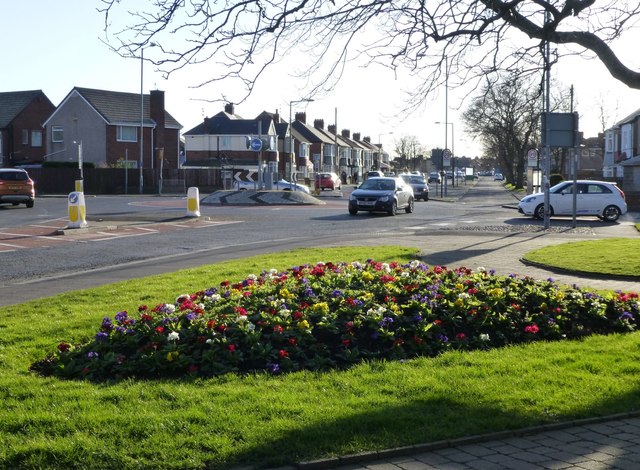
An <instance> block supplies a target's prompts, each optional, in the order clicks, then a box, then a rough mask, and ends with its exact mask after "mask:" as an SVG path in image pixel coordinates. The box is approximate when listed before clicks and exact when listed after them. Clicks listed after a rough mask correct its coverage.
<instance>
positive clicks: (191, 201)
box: [187, 187, 200, 217]
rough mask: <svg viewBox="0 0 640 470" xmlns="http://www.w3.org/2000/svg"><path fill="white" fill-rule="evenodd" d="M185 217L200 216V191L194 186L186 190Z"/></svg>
mask: <svg viewBox="0 0 640 470" xmlns="http://www.w3.org/2000/svg"><path fill="white" fill-rule="evenodd" d="M187 217H200V191H199V190H198V188H196V187H191V188H189V189H188V190H187Z"/></svg>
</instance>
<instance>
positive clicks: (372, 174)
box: [367, 170, 384, 178]
mask: <svg viewBox="0 0 640 470" xmlns="http://www.w3.org/2000/svg"><path fill="white" fill-rule="evenodd" d="M381 176H384V175H383V174H382V172H381V171H375V170H373V171H368V172H367V178H380V177H381Z"/></svg>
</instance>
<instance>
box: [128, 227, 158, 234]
mask: <svg viewBox="0 0 640 470" xmlns="http://www.w3.org/2000/svg"><path fill="white" fill-rule="evenodd" d="M133 228H135V229H136V230H142V231H143V232H150V233H158V230H156V229H154V228H147V227H133Z"/></svg>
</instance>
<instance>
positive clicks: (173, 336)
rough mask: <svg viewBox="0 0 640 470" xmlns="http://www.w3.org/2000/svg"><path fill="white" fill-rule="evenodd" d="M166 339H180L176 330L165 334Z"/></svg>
mask: <svg viewBox="0 0 640 470" xmlns="http://www.w3.org/2000/svg"><path fill="white" fill-rule="evenodd" d="M167 339H168V340H169V341H178V340H179V339H180V335H179V334H178V333H177V332H176V331H172V332H171V333H169V334H168V335H167Z"/></svg>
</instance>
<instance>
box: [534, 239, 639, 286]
mask: <svg viewBox="0 0 640 470" xmlns="http://www.w3.org/2000/svg"><path fill="white" fill-rule="evenodd" d="M523 258H524V259H525V260H527V261H532V262H535V263H539V264H542V265H545V266H551V267H556V268H563V269H568V270H572V271H582V272H585V273H600V274H615V275H619V276H638V278H639V279H640V239H638V238H614V239H606V240H589V241H582V242H573V243H563V244H561V245H555V246H547V247H544V248H540V249H538V250H534V251H530V252H529V253H527V254H525V255H524V256H523Z"/></svg>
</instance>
